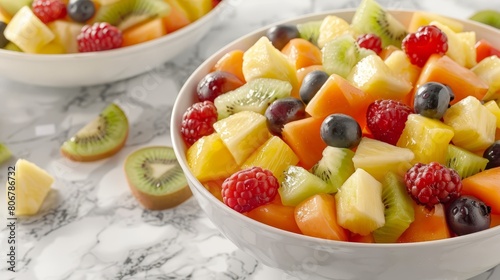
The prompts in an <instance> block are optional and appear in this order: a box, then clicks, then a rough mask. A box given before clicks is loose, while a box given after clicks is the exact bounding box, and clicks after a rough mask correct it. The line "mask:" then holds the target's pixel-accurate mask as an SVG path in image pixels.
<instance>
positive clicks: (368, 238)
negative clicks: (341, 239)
mask: <svg viewBox="0 0 500 280" xmlns="http://www.w3.org/2000/svg"><path fill="white" fill-rule="evenodd" d="M349 241H350V242H357V243H375V239H374V238H373V234H371V233H370V234H368V235H360V234H356V233H351V236H350V237H349Z"/></svg>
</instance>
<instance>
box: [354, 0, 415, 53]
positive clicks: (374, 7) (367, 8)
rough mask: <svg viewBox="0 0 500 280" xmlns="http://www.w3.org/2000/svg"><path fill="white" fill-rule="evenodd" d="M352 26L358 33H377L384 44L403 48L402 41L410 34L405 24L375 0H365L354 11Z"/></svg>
mask: <svg viewBox="0 0 500 280" xmlns="http://www.w3.org/2000/svg"><path fill="white" fill-rule="evenodd" d="M351 26H352V28H353V29H354V31H355V32H356V33H358V34H369V33H371V34H375V35H377V36H379V37H380V39H381V40H382V46H383V47H384V48H385V47H387V46H389V45H393V46H395V47H398V48H401V42H402V41H403V39H404V37H406V35H407V34H408V32H407V31H406V28H405V26H404V25H403V24H402V23H401V22H399V21H398V20H397V19H395V18H394V17H393V16H392V15H391V14H389V13H388V12H387V11H386V10H384V9H383V8H382V6H380V5H379V4H378V3H377V2H375V1H374V0H363V1H362V2H361V4H360V5H359V7H358V8H357V9H356V12H355V13H354V17H353V18H352V22H351Z"/></svg>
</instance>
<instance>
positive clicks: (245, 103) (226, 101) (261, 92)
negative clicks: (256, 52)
mask: <svg viewBox="0 0 500 280" xmlns="http://www.w3.org/2000/svg"><path fill="white" fill-rule="evenodd" d="M291 93H292V85H291V84H290V83H289V82H287V81H281V80H277V79H269V78H258V79H255V80H251V81H249V82H247V83H246V84H244V85H242V86H241V87H239V88H237V89H235V90H233V91H230V92H227V93H225V94H222V95H219V96H217V98H215V100H214V104H215V107H216V108H217V113H218V115H219V120H220V119H223V118H226V117H228V116H230V115H232V114H234V113H237V112H241V111H253V112H256V113H259V114H262V115H264V112H265V111H266V108H267V107H268V106H269V104H271V103H272V102H273V101H275V100H276V99H279V98H283V97H288V96H290V94H291Z"/></svg>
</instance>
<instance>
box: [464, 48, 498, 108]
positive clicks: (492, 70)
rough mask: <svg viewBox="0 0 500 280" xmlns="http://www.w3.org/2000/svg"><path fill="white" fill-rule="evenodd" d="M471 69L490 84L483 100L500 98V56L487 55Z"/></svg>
mask: <svg viewBox="0 0 500 280" xmlns="http://www.w3.org/2000/svg"><path fill="white" fill-rule="evenodd" d="M471 70H472V72H474V73H475V74H476V75H477V76H478V77H479V78H480V79H481V80H483V81H484V82H485V83H486V84H487V85H488V92H487V93H486V95H485V96H484V97H483V100H484V101H489V100H494V99H500V58H499V57H498V56H495V55H493V56H490V57H487V58H485V59H483V60H481V61H480V62H479V63H478V64H477V65H476V66H474V67H473V68H472V69H471Z"/></svg>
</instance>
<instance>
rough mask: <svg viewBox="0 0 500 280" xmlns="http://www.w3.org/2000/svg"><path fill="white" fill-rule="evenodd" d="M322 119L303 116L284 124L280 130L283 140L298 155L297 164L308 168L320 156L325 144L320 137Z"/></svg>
mask: <svg viewBox="0 0 500 280" xmlns="http://www.w3.org/2000/svg"><path fill="white" fill-rule="evenodd" d="M322 122H323V119H317V118H312V117H309V118H305V119H301V120H297V121H293V122H289V123H287V124H285V126H284V127H283V131H282V132H281V134H282V136H283V140H284V141H285V142H286V143H287V144H288V146H290V148H292V150H293V151H294V153H295V154H296V155H297V156H298V157H299V165H300V166H302V167H304V168H305V169H310V168H311V167H313V165H315V164H316V163H317V162H318V161H319V160H320V159H321V157H322V153H323V150H324V149H325V148H326V144H325V142H324V141H323V139H321V135H320V128H321V123H322Z"/></svg>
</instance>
